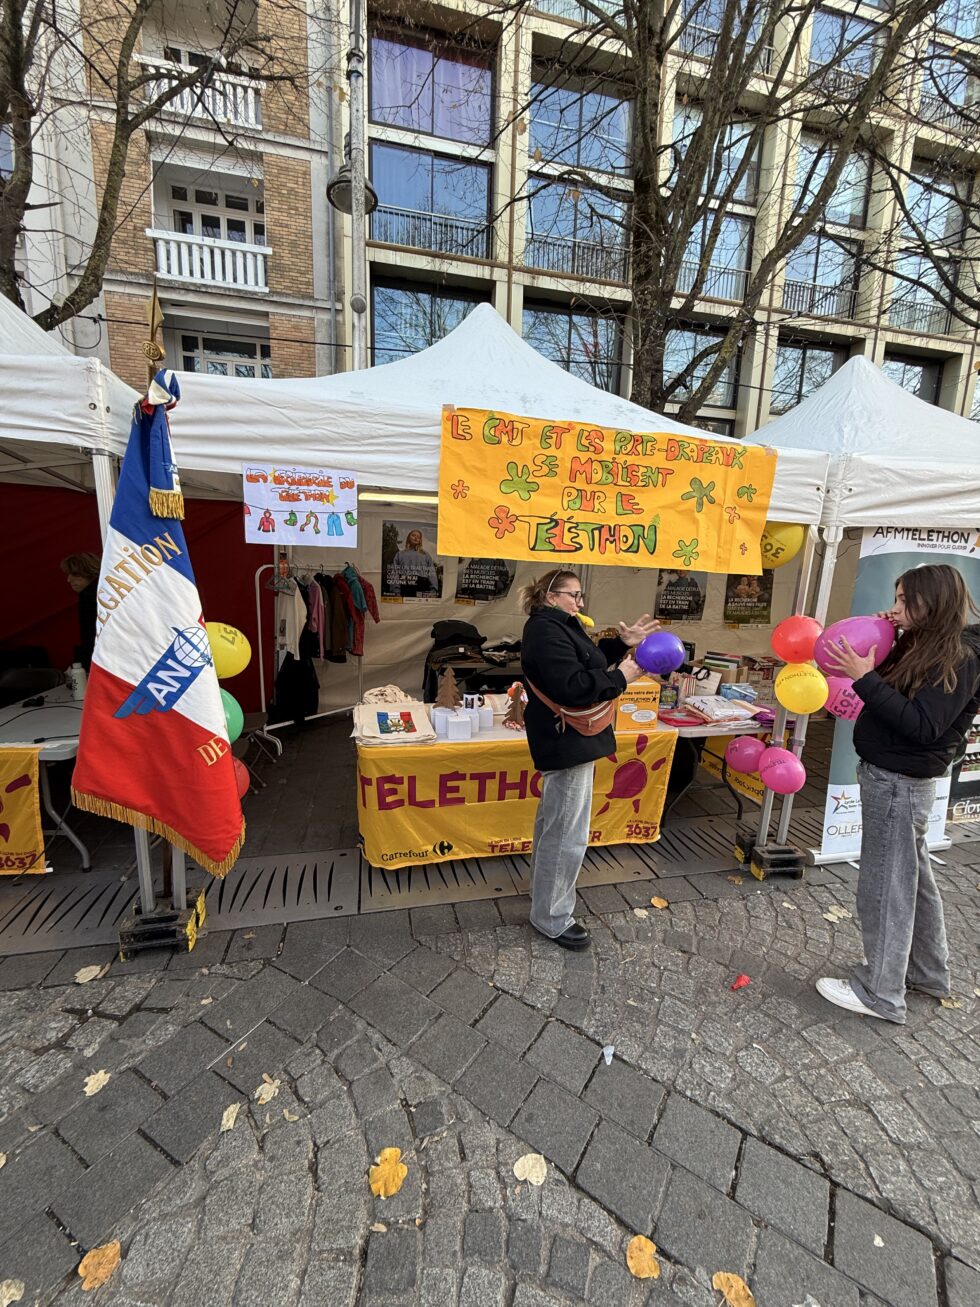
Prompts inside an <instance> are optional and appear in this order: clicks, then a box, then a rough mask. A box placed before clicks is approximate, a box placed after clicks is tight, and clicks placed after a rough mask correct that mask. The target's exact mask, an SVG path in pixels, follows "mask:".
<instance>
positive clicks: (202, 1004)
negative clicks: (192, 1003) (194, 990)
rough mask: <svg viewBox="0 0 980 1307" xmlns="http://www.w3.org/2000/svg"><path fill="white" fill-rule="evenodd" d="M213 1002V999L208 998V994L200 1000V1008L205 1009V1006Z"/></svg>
mask: <svg viewBox="0 0 980 1307" xmlns="http://www.w3.org/2000/svg"><path fill="white" fill-rule="evenodd" d="M213 1002H214V999H213V998H212V997H211V996H210V994H209V995H208V997H207V998H202V999H201V1007H207V1005H208V1004H209V1003H213Z"/></svg>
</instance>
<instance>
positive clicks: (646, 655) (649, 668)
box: [633, 631, 687, 676]
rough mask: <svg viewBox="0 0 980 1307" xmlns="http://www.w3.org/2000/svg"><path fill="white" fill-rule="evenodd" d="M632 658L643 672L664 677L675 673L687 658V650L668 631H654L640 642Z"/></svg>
mask: <svg viewBox="0 0 980 1307" xmlns="http://www.w3.org/2000/svg"><path fill="white" fill-rule="evenodd" d="M633 657H634V658H635V659H636V661H637V662H638V663H639V664H640V666H641V667H642V668H643V670H644V671H645V672H651V673H652V674H653V675H654V676H666V675H667V673H668V672H676V671H677V669H678V667H680V665H681V663H682V662H683V661H684V659H685V658H686V657H687V650H686V649H685V648H684V645H683V643H682V642H681V641H680V640H679V639H678V638H677V636H676V635H673V634H672V633H671V632H670V631H654V632H652V633H651V634H650V635H648V636H646V638H645V639H643V640H641V641H640V643H639V644H638V645H637V646H636V649H635V650H634V651H633Z"/></svg>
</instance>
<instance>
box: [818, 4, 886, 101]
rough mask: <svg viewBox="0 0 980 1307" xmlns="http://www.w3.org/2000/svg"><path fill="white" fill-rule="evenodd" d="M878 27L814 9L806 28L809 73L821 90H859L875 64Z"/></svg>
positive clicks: (860, 20) (846, 15)
mask: <svg viewBox="0 0 980 1307" xmlns="http://www.w3.org/2000/svg"><path fill="white" fill-rule="evenodd" d="M877 50H878V27H877V25H876V24H875V23H869V22H867V21H866V20H865V19H863V18H854V17H853V16H850V15H848V14H842V13H838V12H836V11H834V10H830V9H818V10H817V12H816V13H815V14H814V16H813V25H812V27H811V29H810V73H811V74H814V73H819V74H820V85H821V87H822V88H823V89H824V90H830V91H840V92H842V93H847V92H853V91H856V90H859V89H860V87H861V85H862V83H863V82H864V81H865V80H866V79H867V78H868V76H869V75H870V73H871V72H872V70H873V69H874V66H875V61H876V59H877Z"/></svg>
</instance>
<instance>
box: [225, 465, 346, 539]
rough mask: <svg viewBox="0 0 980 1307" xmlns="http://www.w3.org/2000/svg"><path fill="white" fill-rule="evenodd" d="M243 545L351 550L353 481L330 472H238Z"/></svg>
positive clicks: (270, 468) (260, 468)
mask: <svg viewBox="0 0 980 1307" xmlns="http://www.w3.org/2000/svg"><path fill="white" fill-rule="evenodd" d="M242 497H243V499H244V501H245V539H246V541H248V543H249V544H253V545H306V546H312V547H313V548H314V549H319V548H330V547H337V548H345V549H353V548H354V547H355V546H356V544H357V478H356V476H355V475H354V473H353V472H338V471H337V469H336V468H329V467H279V466H277V465H275V464H271V463H268V464H267V463H247V464H244V465H243V466H242Z"/></svg>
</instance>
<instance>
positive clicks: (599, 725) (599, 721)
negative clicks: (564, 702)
mask: <svg viewBox="0 0 980 1307" xmlns="http://www.w3.org/2000/svg"><path fill="white" fill-rule="evenodd" d="M525 679H527V678H525ZM527 683H528V685H529V686H530V687H531V689H532V690H533V691H534V693H535V694H536V695H537V696H538V698H539V699H540V700H541V702H542V703H543V704H544V705H545V707H546V708H550V709H551V711H552V712H553V713H554V714H555V716H556V717H557V718H558V722H557V723H556V729H557V730H558V731H564V729H565V727H566V726H570V727H571V728H572V730H573V731H578V733H579V735H598V734H599V732H600V731H604V730H605V729H606V727H607V726H611V725H612V724H613V719H614V718H615V716H616V704H617V701H618V700H617V699H606V700H605V701H603V702H602V703H590V704H589V706H588V707H587V708H563V707H562V706H561V704H560V703H555V702H554V700H553V699H549V698H548V696H547V695H546V694H542V693H541V691H540V690H539V689H538V687H537V686H536V685H535V684H534V683H533V682H532V681H528V682H527Z"/></svg>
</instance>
